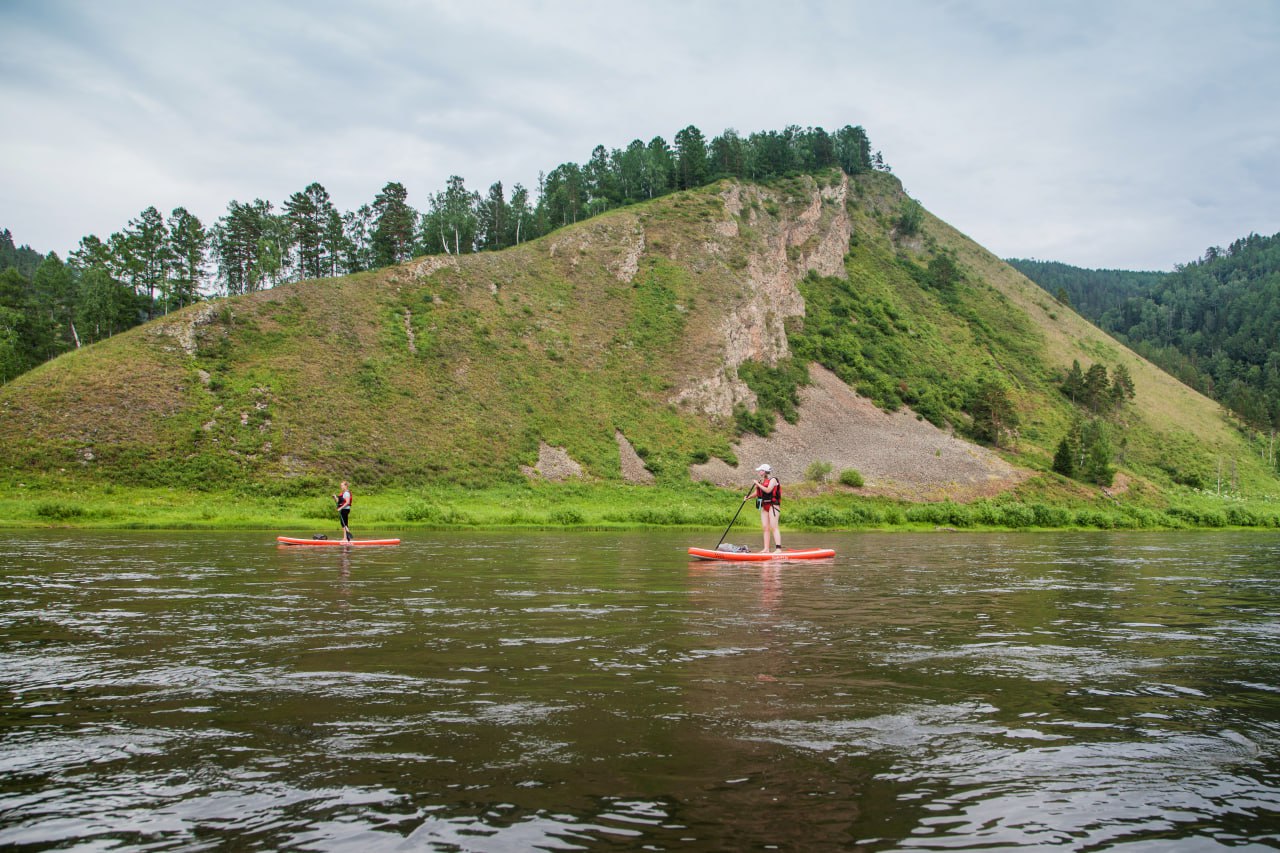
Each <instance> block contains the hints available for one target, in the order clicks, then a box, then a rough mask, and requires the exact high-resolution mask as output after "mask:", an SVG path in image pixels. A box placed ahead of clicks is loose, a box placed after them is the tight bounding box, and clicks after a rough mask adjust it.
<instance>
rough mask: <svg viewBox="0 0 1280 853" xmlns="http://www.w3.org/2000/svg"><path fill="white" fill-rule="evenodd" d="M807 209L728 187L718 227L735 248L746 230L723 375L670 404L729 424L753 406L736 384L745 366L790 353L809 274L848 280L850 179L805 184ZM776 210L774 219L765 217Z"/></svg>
mask: <svg viewBox="0 0 1280 853" xmlns="http://www.w3.org/2000/svg"><path fill="white" fill-rule="evenodd" d="M808 186H809V196H808V199H807V202H806V203H804V205H803V206H802V207H801V208H800V209H799V211H798V212H796V201H795V199H794V198H792V199H782V198H779V197H777V196H776V195H775V194H774V193H773V191H771V190H768V189H765V188H762V187H754V186H752V187H746V186H743V185H741V184H732V185H730V186H729V187H728V188H727V189H726V190H725V191H724V192H723V193H722V194H721V198H722V199H723V200H724V206H725V211H726V213H728V214H729V218H728V219H726V220H724V221H721V222H719V223H717V224H716V226H715V229H714V230H715V233H716V235H717V236H718V237H720V238H721V239H724V240H726V241H731V240H732V241H738V240H741V239H742V238H741V237H740V232H741V228H740V227H739V223H740V222H741V223H743V224H745V225H747V226H748V227H749V228H750V229H751V232H752V234H753V236H754V239H752V240H750V241H747V242H748V254H747V259H746V268H745V270H744V272H743V277H744V279H745V288H744V290H745V294H746V295H745V298H744V299H743V300H741V301H740V302H739V303H738V304H737V305H735V306H734V308H733V310H731V311H730V312H728V313H727V314H726V315H725V318H724V321H723V323H722V325H721V327H720V329H719V330H718V332H719V335H720V336H721V338H722V340H723V346H724V362H723V369H722V370H720V371H718V372H717V373H715V374H714V375H711V376H706V377H703V378H700V379H697V380H695V381H694V382H693V383H692V384H690V385H689V386H687V387H685V388H682V389H679V390H678V391H677V393H676V394H675V397H674V402H676V403H677V404H679V405H682V406H686V407H690V408H693V409H696V410H699V411H702V412H705V413H707V414H710V415H717V416H721V417H727V416H729V415H731V414H732V413H733V407H734V405H735V404H737V403H747V404H748V405H750V406H754V405H755V395H754V394H753V393H752V392H751V390H750V389H749V388H747V386H746V385H745V384H744V383H743V382H742V381H741V380H739V379H738V366H739V365H740V364H742V363H743V362H744V361H761V362H764V363H766V364H775V363H777V361H778V359H780V358H786V357H787V356H789V355H790V354H791V351H790V349H789V347H788V346H787V335H786V327H785V323H786V320H787V318H788V317H796V316H804V299H803V297H801V295H800V290H799V287H798V284H799V282H800V280H801V279H802V278H804V276H805V275H807V274H808V273H809V272H810V271H811V270H812V271H815V272H817V273H819V274H820V275H826V276H840V277H842V278H843V277H844V276H845V269H844V256H845V253H846V252H847V251H848V249H849V237H850V235H851V234H852V232H853V224H852V222H851V221H850V219H849V214H848V211H847V209H846V207H845V201H846V199H847V197H848V194H849V179H848V178H847V177H846V176H843V175H842V176H841V180H840V182H839V183H838V184H835V185H833V186H818V184H817V183H816V182H814V181H812V179H810V180H809V181H808ZM770 209H777V210H778V211H779V212H778V215H777V216H776V217H775V216H774V215H773V214H772V213H766V212H765V211H767V210H770Z"/></svg>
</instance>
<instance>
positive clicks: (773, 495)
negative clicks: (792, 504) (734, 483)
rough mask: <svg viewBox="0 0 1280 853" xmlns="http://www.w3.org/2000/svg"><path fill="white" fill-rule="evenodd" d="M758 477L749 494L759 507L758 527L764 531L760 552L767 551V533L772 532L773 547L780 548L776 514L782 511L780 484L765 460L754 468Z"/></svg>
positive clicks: (765, 552) (779, 549)
mask: <svg viewBox="0 0 1280 853" xmlns="http://www.w3.org/2000/svg"><path fill="white" fill-rule="evenodd" d="M756 474H758V475H759V479H757V480H756V481H755V487H754V488H753V489H752V492H751V496H753V497H755V499H756V506H757V507H759V508H760V527H761V529H762V530H763V531H764V547H763V548H761V549H760V553H761V554H767V553H769V533H770V531H772V532H773V543H774V548H775V549H776V550H778V551H781V550H782V533H781V531H779V530H778V516H779V515H781V513H782V484H781V483H779V482H778V478H777V477H774V476H773V469H772V468H770V467H769V464H768V463H767V462H766V463H765V464H764V465H761V466H760V467H759V468H756Z"/></svg>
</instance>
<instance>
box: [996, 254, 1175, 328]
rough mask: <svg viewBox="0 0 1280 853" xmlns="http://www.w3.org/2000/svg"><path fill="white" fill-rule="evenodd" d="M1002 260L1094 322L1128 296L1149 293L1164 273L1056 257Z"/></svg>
mask: <svg viewBox="0 0 1280 853" xmlns="http://www.w3.org/2000/svg"><path fill="white" fill-rule="evenodd" d="M1005 263H1007V264H1009V266H1011V267H1013V268H1014V269H1016V270H1017V271H1018V272H1020V273H1022V274H1023V275H1025V276H1026V277H1027V278H1029V279H1031V280H1032V281H1034V282H1035V283H1036V284H1038V285H1040V286H1041V287H1043V288H1044V289H1045V290H1047V291H1049V292H1050V293H1051V294H1053V296H1054V297H1055V298H1056V299H1057V300H1058V301H1059V302H1062V303H1063V304H1066V305H1070V306H1071V307H1072V308H1074V309H1076V311H1078V312H1080V314H1081V316H1084V317H1088V318H1089V319H1090V320H1092V321H1094V322H1095V323H1096V322H1097V321H1098V319H1099V318H1100V317H1101V316H1102V315H1103V314H1105V313H1107V312H1108V311H1110V310H1111V309H1112V308H1118V307H1119V306H1120V304H1121V303H1122V302H1124V301H1125V300H1126V299H1129V298H1130V297H1135V296H1142V295H1144V294H1146V293H1149V292H1150V291H1151V289H1152V288H1153V287H1155V285H1156V284H1158V283H1159V282H1160V280H1161V279H1163V278H1164V277H1165V276H1166V275H1168V273H1163V272H1132V271H1129V270H1086V269H1081V268H1080V267H1073V266H1071V265H1069V264H1063V263H1058V262H1057V261H1034V260H1027V259H1024V258H1008V259H1006V261H1005Z"/></svg>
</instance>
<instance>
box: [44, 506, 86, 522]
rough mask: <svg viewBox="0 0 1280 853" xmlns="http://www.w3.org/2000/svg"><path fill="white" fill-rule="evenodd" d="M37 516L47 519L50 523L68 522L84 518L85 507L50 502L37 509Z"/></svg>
mask: <svg viewBox="0 0 1280 853" xmlns="http://www.w3.org/2000/svg"><path fill="white" fill-rule="evenodd" d="M36 516H37V517H38V518H47V519H49V520H50V521H68V520H70V519H73V518H83V517H84V507H82V506H77V505H76V504H66V503H61V502H60V501H49V502H46V503H42V504H40V505H39V506H37V507H36Z"/></svg>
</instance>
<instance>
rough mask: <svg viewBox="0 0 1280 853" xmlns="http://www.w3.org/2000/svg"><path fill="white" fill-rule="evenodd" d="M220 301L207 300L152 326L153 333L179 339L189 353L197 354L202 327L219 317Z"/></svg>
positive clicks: (179, 342)
mask: <svg viewBox="0 0 1280 853" xmlns="http://www.w3.org/2000/svg"><path fill="white" fill-rule="evenodd" d="M221 308H222V303H220V302H205V303H203V304H200V305H196V306H194V307H192V308H189V309H187V310H186V311H184V312H182V313H181V314H178V315H176V316H173V317H169V318H166V319H165V320H163V321H161V322H159V323H157V324H155V325H154V326H152V327H151V334H153V335H167V336H169V337H171V338H173V339H174V340H175V341H177V343H178V346H180V347H181V348H182V351H183V352H185V353H186V354H187V355H195V354H196V349H197V348H198V347H199V345H200V328H201V327H202V326H207V325H209V324H210V323H213V322H214V321H215V320H217V319H218V312H219V311H220V310H221Z"/></svg>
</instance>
